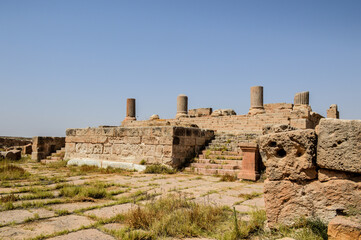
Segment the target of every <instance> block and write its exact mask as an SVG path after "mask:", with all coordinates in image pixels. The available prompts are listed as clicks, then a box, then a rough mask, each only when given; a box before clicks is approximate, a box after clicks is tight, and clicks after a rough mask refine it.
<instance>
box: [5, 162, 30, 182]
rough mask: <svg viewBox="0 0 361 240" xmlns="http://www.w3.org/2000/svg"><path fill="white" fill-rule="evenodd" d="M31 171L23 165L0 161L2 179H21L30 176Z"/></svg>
mask: <svg viewBox="0 0 361 240" xmlns="http://www.w3.org/2000/svg"><path fill="white" fill-rule="evenodd" d="M29 176H30V173H28V172H27V171H25V170H24V169H23V168H22V167H19V166H16V165H14V164H11V163H8V162H7V161H3V162H1V163H0V180H1V181H4V180H19V179H27V178H29Z"/></svg>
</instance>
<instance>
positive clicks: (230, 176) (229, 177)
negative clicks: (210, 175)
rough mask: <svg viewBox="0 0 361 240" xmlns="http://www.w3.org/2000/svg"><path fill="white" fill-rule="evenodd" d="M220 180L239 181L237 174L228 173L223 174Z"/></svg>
mask: <svg viewBox="0 0 361 240" xmlns="http://www.w3.org/2000/svg"><path fill="white" fill-rule="evenodd" d="M219 181H221V182H234V181H237V176H235V175H229V174H226V175H223V176H221V179H219Z"/></svg>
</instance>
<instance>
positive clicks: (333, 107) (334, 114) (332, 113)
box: [327, 104, 340, 119]
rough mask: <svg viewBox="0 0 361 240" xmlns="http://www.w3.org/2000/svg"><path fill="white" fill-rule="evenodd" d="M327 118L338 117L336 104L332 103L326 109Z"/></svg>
mask: <svg viewBox="0 0 361 240" xmlns="http://www.w3.org/2000/svg"><path fill="white" fill-rule="evenodd" d="M327 118H336V119H339V118H340V113H339V112H338V109H337V105H336V104H332V105H331V106H330V108H329V109H327Z"/></svg>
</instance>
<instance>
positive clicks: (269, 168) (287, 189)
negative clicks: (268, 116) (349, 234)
mask: <svg viewBox="0 0 361 240" xmlns="http://www.w3.org/2000/svg"><path fill="white" fill-rule="evenodd" d="M280 129H281V130H280ZM282 129H284V131H283V132H282ZM267 133H268V134H266V135H263V136H261V137H260V138H259V148H260V153H261V156H262V161H263V162H264V164H265V166H266V174H267V180H266V181H265V186H264V198H265V204H266V212H267V219H268V223H269V226H270V227H272V226H276V225H277V224H278V223H282V224H287V225H291V224H293V223H294V222H295V220H297V218H299V217H301V216H306V217H317V218H320V219H321V220H322V221H324V222H329V221H330V220H331V219H333V218H334V217H335V216H337V215H343V214H345V213H347V212H348V211H349V209H359V211H361V205H360V202H361V158H360V156H361V152H360V149H361V121H359V120H337V119H321V121H320V124H319V126H318V127H317V128H316V131H314V130H292V129H290V128H287V127H284V128H278V131H273V132H272V131H271V130H268V131H267ZM316 133H317V134H316Z"/></svg>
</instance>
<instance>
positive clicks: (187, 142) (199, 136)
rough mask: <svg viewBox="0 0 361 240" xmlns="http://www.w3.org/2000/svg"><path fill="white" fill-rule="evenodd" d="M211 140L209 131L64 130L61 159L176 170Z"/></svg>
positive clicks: (175, 129) (137, 129) (171, 127)
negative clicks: (121, 163)
mask: <svg viewBox="0 0 361 240" xmlns="http://www.w3.org/2000/svg"><path fill="white" fill-rule="evenodd" d="M213 136H214V132H213V131H211V130H201V129H199V128H187V127H175V126H158V127H99V128H85V129H67V131H66V147H65V149H66V155H65V158H66V159H78V160H82V159H83V160H84V161H85V160H88V159H93V160H98V162H102V161H104V160H107V161H112V162H128V163H133V164H139V163H140V162H141V161H145V162H146V163H147V164H155V163H160V164H167V165H169V166H172V167H175V168H177V167H180V166H182V165H183V164H184V163H185V162H186V161H189V160H190V159H191V158H192V157H194V156H195V154H196V153H197V152H199V151H200V150H201V149H202V147H203V146H204V145H205V144H206V143H207V142H208V141H209V140H211V139H212V138H213Z"/></svg>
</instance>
